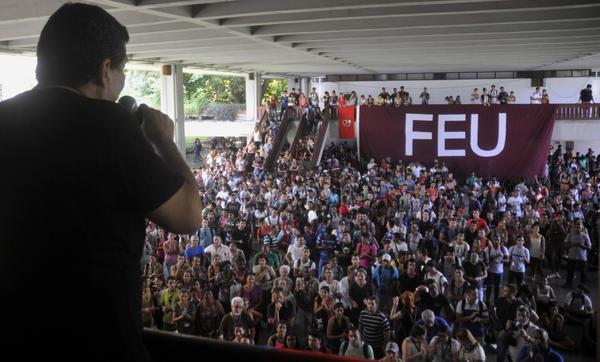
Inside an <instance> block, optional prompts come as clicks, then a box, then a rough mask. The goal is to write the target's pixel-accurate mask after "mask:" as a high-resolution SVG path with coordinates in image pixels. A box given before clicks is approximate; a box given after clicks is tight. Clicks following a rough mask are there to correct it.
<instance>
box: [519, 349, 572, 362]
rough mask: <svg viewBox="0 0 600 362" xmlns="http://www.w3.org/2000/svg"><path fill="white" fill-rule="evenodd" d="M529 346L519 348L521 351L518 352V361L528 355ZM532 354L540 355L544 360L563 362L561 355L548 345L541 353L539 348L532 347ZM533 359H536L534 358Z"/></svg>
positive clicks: (546, 361) (547, 361) (545, 361)
mask: <svg viewBox="0 0 600 362" xmlns="http://www.w3.org/2000/svg"><path fill="white" fill-rule="evenodd" d="M528 354H529V348H527V347H525V348H523V349H521V352H519V358H518V360H519V361H522V360H524V359H525V358H527V357H529V356H528ZM533 354H534V356H536V355H541V356H542V357H543V358H544V359H543V361H544V362H564V359H563V357H562V356H561V355H560V354H559V353H558V352H556V351H555V350H553V349H552V348H551V347H548V351H547V352H546V353H542V352H540V350H539V348H536V347H534V350H533ZM534 360H536V359H535V358H534Z"/></svg>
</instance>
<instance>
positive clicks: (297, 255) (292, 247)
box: [287, 244, 304, 263]
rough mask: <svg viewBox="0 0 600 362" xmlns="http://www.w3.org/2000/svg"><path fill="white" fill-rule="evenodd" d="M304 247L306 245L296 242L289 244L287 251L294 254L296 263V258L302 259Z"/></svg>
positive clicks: (293, 259)
mask: <svg viewBox="0 0 600 362" xmlns="http://www.w3.org/2000/svg"><path fill="white" fill-rule="evenodd" d="M302 249H304V245H302V246H296V244H292V245H290V246H288V250H287V252H288V253H290V254H292V261H293V262H294V263H296V260H298V259H300V257H302Z"/></svg>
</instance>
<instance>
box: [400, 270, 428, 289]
mask: <svg viewBox="0 0 600 362" xmlns="http://www.w3.org/2000/svg"><path fill="white" fill-rule="evenodd" d="M421 281H423V278H419V275H418V274H415V276H414V277H412V278H411V277H410V276H409V275H408V274H407V273H404V274H402V275H400V278H399V280H398V284H399V286H400V291H401V292H402V293H404V292H405V291H407V290H408V291H411V292H414V291H415V289H417V287H418V286H419V285H421Z"/></svg>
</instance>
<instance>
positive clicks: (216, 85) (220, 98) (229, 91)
mask: <svg viewBox="0 0 600 362" xmlns="http://www.w3.org/2000/svg"><path fill="white" fill-rule="evenodd" d="M122 94H123V95H130V96H132V97H134V98H135V99H136V100H137V101H138V102H139V103H146V104H147V105H149V106H151V107H154V108H160V74H159V73H158V72H155V71H147V70H131V69H129V70H127V71H126V81H125V88H124V89H123V93H122ZM183 96H184V112H185V115H186V117H189V116H194V117H198V116H199V115H200V114H201V113H202V112H204V110H206V108H207V107H208V105H209V104H211V103H224V104H245V103H246V83H245V80H244V78H242V77H225V76H219V75H208V74H195V73H183Z"/></svg>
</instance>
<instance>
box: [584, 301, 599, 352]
mask: <svg viewBox="0 0 600 362" xmlns="http://www.w3.org/2000/svg"><path fill="white" fill-rule="evenodd" d="M597 346H598V311H595V312H594V314H593V315H592V316H591V317H590V318H588V319H586V320H585V322H583V335H582V336H581V347H582V352H583V353H584V354H586V355H588V356H594V357H596V353H597V349H596V348H597Z"/></svg>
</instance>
